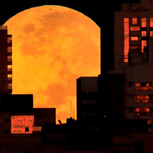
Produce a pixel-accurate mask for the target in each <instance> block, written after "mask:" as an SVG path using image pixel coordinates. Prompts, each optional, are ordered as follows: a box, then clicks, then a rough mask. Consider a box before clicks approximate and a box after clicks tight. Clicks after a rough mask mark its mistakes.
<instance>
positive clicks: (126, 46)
mask: <svg viewBox="0 0 153 153" xmlns="http://www.w3.org/2000/svg"><path fill="white" fill-rule="evenodd" d="M128 53H129V18H124V62H128V58H126V57H128Z"/></svg>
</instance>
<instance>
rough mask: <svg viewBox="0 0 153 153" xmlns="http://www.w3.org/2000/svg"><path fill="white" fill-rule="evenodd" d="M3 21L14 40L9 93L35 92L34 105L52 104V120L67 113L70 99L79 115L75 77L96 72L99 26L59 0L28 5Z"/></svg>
mask: <svg viewBox="0 0 153 153" xmlns="http://www.w3.org/2000/svg"><path fill="white" fill-rule="evenodd" d="M38 12H40V13H39V15H38ZM29 14H30V15H29ZM4 25H7V26H8V34H11V35H12V43H13V45H12V71H13V72H12V86H13V87H12V88H13V89H12V94H33V107H34V108H56V124H58V120H61V122H62V123H66V119H67V118H70V102H72V110H73V108H74V117H75V119H77V109H76V79H77V78H79V77H81V76H98V75H99V74H100V51H101V41H100V35H101V33H100V30H101V29H100V27H99V26H98V25H97V24H96V23H95V22H94V21H93V20H92V19H90V18H89V17H88V16H86V15H84V14H83V13H81V12H78V11H76V10H74V9H71V8H68V7H64V6H59V5H43V6H38V7H33V8H29V9H26V10H24V11H22V12H19V13H18V14H16V15H14V16H12V17H11V18H10V19H9V20H8V21H6V23H4ZM72 114H73V113H72Z"/></svg>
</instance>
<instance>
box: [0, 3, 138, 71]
mask: <svg viewBox="0 0 153 153" xmlns="http://www.w3.org/2000/svg"><path fill="white" fill-rule="evenodd" d="M131 2H133V3H140V0H117V1H109V0H106V1H104V0H101V1H100V0H94V1H89V0H72V1H68V0H67V1H66V0H65V1H63V0H39V1H32V0H26V1H19V0H13V1H6V0H1V1H0V25H3V24H4V23H5V22H6V21H7V20H8V19H9V18H10V17H12V16H14V15H15V14H17V13H19V12H21V11H23V10H25V9H28V8H31V7H36V6H41V5H62V6H66V7H70V8H72V9H75V10H77V11H80V12H82V13H83V14H85V15H87V16H88V17H90V18H91V19H92V20H94V22H96V24H97V25H98V26H99V27H100V28H101V42H102V43H101V50H102V53H101V55H102V72H106V71H108V70H111V69H113V68H114V44H111V45H110V43H109V42H113V40H114V34H113V33H114V32H113V25H114V21H113V17H114V11H119V10H121V3H131Z"/></svg>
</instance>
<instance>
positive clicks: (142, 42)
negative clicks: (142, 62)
mask: <svg viewBox="0 0 153 153" xmlns="http://www.w3.org/2000/svg"><path fill="white" fill-rule="evenodd" d="M146 46H147V41H146V40H141V52H142V53H143V52H144V47H146Z"/></svg>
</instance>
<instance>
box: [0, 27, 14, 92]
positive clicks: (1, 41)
mask: <svg viewBox="0 0 153 153" xmlns="http://www.w3.org/2000/svg"><path fill="white" fill-rule="evenodd" d="M3 93H5V94H6V93H7V94H11V93H12V35H8V34H7V26H0V94H3Z"/></svg>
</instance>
